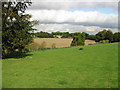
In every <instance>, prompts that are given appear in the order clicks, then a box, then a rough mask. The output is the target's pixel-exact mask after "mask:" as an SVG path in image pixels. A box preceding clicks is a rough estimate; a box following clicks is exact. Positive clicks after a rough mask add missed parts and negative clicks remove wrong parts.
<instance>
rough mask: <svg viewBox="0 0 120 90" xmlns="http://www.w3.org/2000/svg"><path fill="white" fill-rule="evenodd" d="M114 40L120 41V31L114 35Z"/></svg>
mask: <svg viewBox="0 0 120 90" xmlns="http://www.w3.org/2000/svg"><path fill="white" fill-rule="evenodd" d="M113 41H114V42H120V32H116V33H114V35H113Z"/></svg>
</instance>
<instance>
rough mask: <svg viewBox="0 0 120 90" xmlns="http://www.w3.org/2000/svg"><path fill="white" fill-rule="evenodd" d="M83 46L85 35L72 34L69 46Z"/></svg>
mask: <svg viewBox="0 0 120 90" xmlns="http://www.w3.org/2000/svg"><path fill="white" fill-rule="evenodd" d="M84 44H85V35H84V33H74V36H73V41H72V43H71V46H79V45H84Z"/></svg>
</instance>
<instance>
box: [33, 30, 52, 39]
mask: <svg viewBox="0 0 120 90" xmlns="http://www.w3.org/2000/svg"><path fill="white" fill-rule="evenodd" d="M35 36H36V37H38V38H53V35H52V34H50V33H48V32H42V31H41V32H37V33H35Z"/></svg>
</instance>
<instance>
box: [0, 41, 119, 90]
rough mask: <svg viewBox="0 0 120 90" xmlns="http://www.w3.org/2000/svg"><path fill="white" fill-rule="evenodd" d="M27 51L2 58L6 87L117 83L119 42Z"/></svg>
mask: <svg viewBox="0 0 120 90" xmlns="http://www.w3.org/2000/svg"><path fill="white" fill-rule="evenodd" d="M80 48H83V49H82V50H79V49H80ZM28 54H30V55H31V56H26V57H24V58H11V59H5V60H3V61H2V62H3V79H2V80H3V88H115V87H118V44H117V43H113V44H102V45H94V46H85V47H72V48H61V49H53V50H43V51H33V52H28Z"/></svg>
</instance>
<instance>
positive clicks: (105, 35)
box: [95, 30, 113, 43]
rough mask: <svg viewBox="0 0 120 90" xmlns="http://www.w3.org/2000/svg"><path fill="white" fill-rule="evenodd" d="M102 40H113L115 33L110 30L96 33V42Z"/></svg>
mask: <svg viewBox="0 0 120 90" xmlns="http://www.w3.org/2000/svg"><path fill="white" fill-rule="evenodd" d="M102 40H109V43H111V42H112V41H113V33H112V31H110V30H103V31H100V32H98V33H97V34H96V40H95V41H96V42H100V41H102Z"/></svg>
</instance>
